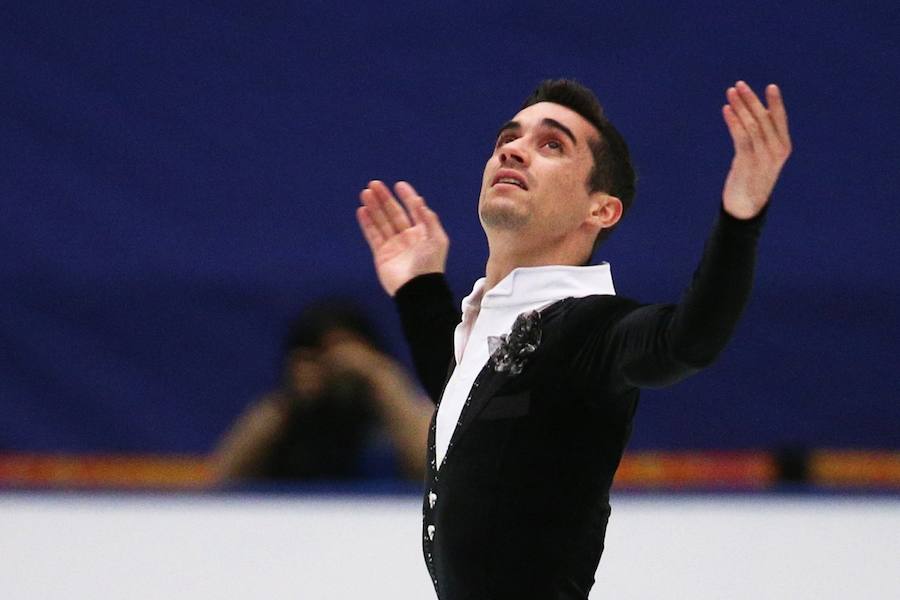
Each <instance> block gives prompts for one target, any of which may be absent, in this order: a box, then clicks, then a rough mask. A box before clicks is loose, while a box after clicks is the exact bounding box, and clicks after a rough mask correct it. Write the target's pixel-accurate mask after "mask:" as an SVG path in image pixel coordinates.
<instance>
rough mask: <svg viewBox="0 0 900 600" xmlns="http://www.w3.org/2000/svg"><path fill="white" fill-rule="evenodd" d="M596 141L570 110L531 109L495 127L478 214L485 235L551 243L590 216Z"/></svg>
mask: <svg viewBox="0 0 900 600" xmlns="http://www.w3.org/2000/svg"><path fill="white" fill-rule="evenodd" d="M598 137H599V135H598V133H597V131H596V129H595V128H594V126H593V125H591V124H590V122H589V121H588V120H587V119H585V118H584V117H582V116H581V115H579V114H578V113H576V112H575V111H573V110H571V109H569V108H566V107H564V106H561V105H559V104H554V103H551V102H540V103H538V104H533V105H531V106H529V107H527V108H525V109H523V110H522V111H520V112H519V113H518V114H517V115H516V116H515V117H513V119H512V120H511V121H510V122H509V123H507V124H506V125H504V126H503V128H501V130H500V133H499V134H498V136H497V140H496V145H495V146H494V152H493V154H492V155H491V157H490V158H489V159H488V161H487V164H486V165H485V168H484V177H483V179H482V182H481V196H480V197H479V201H478V214H479V217H480V218H481V223H482V226H483V227H484V229H485V231H486V232H487V233H488V235H489V237H490V234H491V233H492V232H494V231H504V230H507V231H509V230H512V231H515V232H517V234H522V235H517V236H516V239H517V240H521V242H522V243H526V244H541V243H548V242H549V243H553V242H554V241H556V240H558V239H560V238H561V237H564V236H566V235H568V234H571V232H573V231H575V230H577V229H578V228H579V227H580V226H581V224H582V223H583V222H584V220H585V218H586V217H587V215H588V214H589V212H590V197H591V194H590V193H589V192H588V186H587V181H588V176H589V174H590V172H591V169H592V168H593V166H594V159H593V155H592V154H591V150H590V147H589V146H588V141H589V140H596V139H597V138H598Z"/></svg>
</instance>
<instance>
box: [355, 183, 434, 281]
mask: <svg viewBox="0 0 900 600" xmlns="http://www.w3.org/2000/svg"><path fill="white" fill-rule="evenodd" d="M394 190H395V191H396V193H397V196H399V198H400V202H398V201H397V198H396V197H395V196H394V194H392V193H391V190H390V189H389V188H388V187H387V186H386V185H385V184H384V183H383V182H381V181H372V182H370V183H369V185H368V187H367V188H366V189H364V190H363V191H362V192H361V193H360V195H359V198H360V201H361V202H362V206H360V207H359V208H357V209H356V219H357V221H358V222H359V226H360V229H362V232H363V235H364V236H365V238H366V241H367V242H368V244H369V248H370V249H371V250H372V258H373V259H374V261H375V271H376V273H377V274H378V280H379V281H380V282H381V285H382V287H384V289H385V291H386V292H387V293H388V294H389V295H391V296H393V295H394V294H395V293H396V292H397V290H398V289H400V287H401V286H402V285H403V284H404V283H406V282H407V281H409V280H410V279H412V278H413V277H416V276H417V275H424V274H426V273H443V272H444V268H445V265H446V263H447V250H448V248H449V246H450V240H449V239H448V238H447V234H446V232H444V228H443V227H442V226H441V222H440V220H439V219H438V217H437V215H436V214H435V213H434V211H433V210H431V209H430V208H428V206H427V205H426V204H425V200H424V199H423V198H422V197H421V196H419V195H418V194H417V193H416V190H415V189H413V187H412V186H411V185H410V184H408V183H406V182H404V181H401V182H399V183H397V185H395V186H394ZM401 202H402V205H401Z"/></svg>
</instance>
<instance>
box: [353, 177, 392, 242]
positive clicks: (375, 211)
mask: <svg viewBox="0 0 900 600" xmlns="http://www.w3.org/2000/svg"><path fill="white" fill-rule="evenodd" d="M359 199H360V200H361V201H362V203H363V206H365V207H366V209H367V211H366V214H367V215H368V216H369V217H370V219H371V221H372V223H373V224H374V225H375V227H376V228H377V229H378V232H379V234H381V237H383V238H384V239H387V238H389V237H391V236H392V235H394V228H393V226H392V225H391V224H390V222H389V221H388V218H387V215H386V214H385V211H384V207H383V206H382V205H381V201H380V200H379V198H378V196H376V195H375V192H374V191H373V190H372V188H371V184H370V187H368V188H366V189H364V190H363V191H362V192H360V193H359Z"/></svg>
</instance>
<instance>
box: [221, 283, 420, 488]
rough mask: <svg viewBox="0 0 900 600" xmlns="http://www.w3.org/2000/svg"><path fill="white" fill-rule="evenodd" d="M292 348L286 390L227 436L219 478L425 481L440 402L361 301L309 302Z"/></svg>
mask: <svg viewBox="0 0 900 600" xmlns="http://www.w3.org/2000/svg"><path fill="white" fill-rule="evenodd" d="M284 346H285V347H284V358H283V361H282V365H281V385H280V387H278V388H277V389H275V390H272V391H270V392H268V393H266V394H265V395H263V396H262V397H261V398H259V399H258V400H256V401H254V402H253V403H252V404H251V405H250V406H249V407H248V409H247V410H246V411H245V412H244V414H243V415H241V417H240V418H239V419H238V420H237V422H236V423H235V424H234V426H233V427H232V428H231V429H230V430H229V431H228V432H227V433H226V434H225V436H224V437H223V438H222V440H221V441H220V443H219V445H218V447H217V448H216V450H215V451H214V452H213V455H212V460H211V469H212V476H213V481H214V483H219V484H221V483H225V482H234V481H249V480H270V481H271V480H279V481H290V480H346V479H371V478H409V479H420V478H422V476H423V472H424V466H425V444H426V437H427V429H428V424H429V421H430V419H431V413H432V410H433V406H432V404H431V403H430V402H428V401H427V399H424V397H422V396H421V394H420V392H419V390H418V388H417V387H416V385H415V384H414V383H413V382H412V380H411V379H410V377H409V376H408V375H407V374H406V372H405V370H404V369H403V367H402V366H401V365H399V364H398V363H397V362H396V361H395V360H394V359H392V358H391V357H389V356H388V355H387V354H386V353H385V352H384V351H383V350H382V347H381V344H380V342H379V340H378V337H377V335H376V333H375V330H374V328H373V326H372V324H371V322H370V321H369V320H368V319H367V318H366V316H365V315H364V313H363V312H362V311H361V310H360V309H359V308H358V307H356V306H355V305H354V304H352V303H350V302H349V301H346V300H340V299H330V300H326V301H321V302H317V303H315V304H314V305H311V306H309V307H308V308H306V309H305V310H303V311H302V312H301V314H300V315H299V316H298V317H297V318H296V320H295V321H294V322H293V323H292V324H291V326H290V329H289V332H288V335H287V337H286V339H285V344H284Z"/></svg>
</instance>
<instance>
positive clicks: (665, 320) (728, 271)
mask: <svg viewBox="0 0 900 600" xmlns="http://www.w3.org/2000/svg"><path fill="white" fill-rule="evenodd" d="M764 220H765V214H764V213H762V214H760V215H758V216H757V217H755V218H753V219H749V220H740V219H736V218H734V217H732V216H731V215H729V214H728V213H726V212H725V211H724V210H722V211H721V212H720V214H719V218H718V221H717V222H716V225H715V227H714V229H713V231H712V234H711V235H710V237H709V239H708V241H707V243H706V247H705V249H704V252H703V257H702V259H701V261H700V264H699V266H698V267H697V270H696V271H695V273H694V277H693V280H692V282H691V285H690V286H689V287H688V288H687V290H686V291H685V293H684V295H683V297H682V299H681V301H680V302H679V303H678V304H674V305H673V304H654V305H647V306H639V305H637V306H632V307H628V308H625V309H624V310H620V311H619V314H618V316H617V318H615V319H614V320H613V324H612V325H611V326H609V327H600V328H598V329H597V332H598V334H600V335H601V336H602V337H603V340H604V343H602V344H600V346H603V351H604V353H605V356H606V357H607V360H603V361H597V363H598V366H601V365H602V366H604V367H607V368H609V369H610V370H611V372H606V373H603V374H600V373H594V376H606V377H607V378H609V379H610V380H612V381H613V382H616V381H618V382H621V383H624V384H625V385H628V386H633V387H660V386H664V385H669V384H671V383H674V382H676V381H678V380H680V379H683V378H684V377H687V376H688V375H691V374H692V373H694V372H696V371H697V370H699V369H701V368H703V367H705V366H707V365H709V364H710V363H712V362H713V361H714V360H715V358H716V357H717V356H718V354H719V353H720V352H721V351H722V349H723V348H724V347H725V344H726V343H727V342H728V340H729V338H730V337H731V334H732V332H733V331H734V328H735V326H736V324H737V321H738V319H739V318H740V315H741V313H742V311H743V309H744V306H745V305H746V304H747V301H748V299H749V296H750V290H751V288H752V285H753V273H754V268H755V263H756V245H757V241H758V239H759V236H760V232H761V230H762V225H763V221H764ZM595 347H597V346H595Z"/></svg>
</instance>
